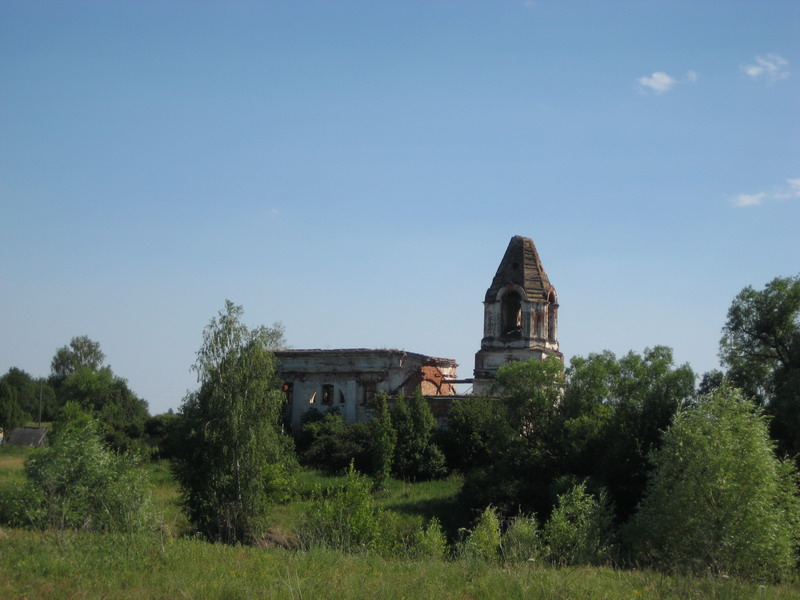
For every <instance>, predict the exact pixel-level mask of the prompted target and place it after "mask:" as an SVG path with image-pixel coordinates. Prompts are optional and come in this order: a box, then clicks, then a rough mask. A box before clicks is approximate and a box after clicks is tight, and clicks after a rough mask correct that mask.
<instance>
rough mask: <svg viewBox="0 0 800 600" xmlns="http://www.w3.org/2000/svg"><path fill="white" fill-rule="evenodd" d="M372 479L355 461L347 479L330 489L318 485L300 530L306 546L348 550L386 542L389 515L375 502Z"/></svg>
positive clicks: (376, 546)
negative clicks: (366, 475) (357, 469)
mask: <svg viewBox="0 0 800 600" xmlns="http://www.w3.org/2000/svg"><path fill="white" fill-rule="evenodd" d="M371 488H372V485H371V482H370V480H369V479H368V478H367V477H365V476H364V475H361V474H360V473H358V472H357V471H356V470H355V469H354V468H353V466H352V465H351V466H350V468H349V470H348V471H347V475H346V477H345V480H344V483H343V484H342V485H341V486H340V487H337V488H334V489H333V490H331V491H328V492H327V493H323V492H322V490H321V489H320V488H317V489H316V490H315V491H314V493H313V495H312V500H311V507H310V508H309V511H308V517H307V519H306V522H305V524H304V525H303V527H302V530H301V532H300V538H301V542H302V544H303V546H304V547H305V548H311V547H314V546H325V547H328V548H334V549H337V550H342V551H344V552H367V551H380V550H381V549H382V548H384V547H385V545H386V541H387V540H386V525H385V516H384V514H383V512H382V511H380V510H379V509H378V508H377V507H376V506H375V501H374V499H373V497H372V491H371Z"/></svg>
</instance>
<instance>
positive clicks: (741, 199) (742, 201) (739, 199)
mask: <svg viewBox="0 0 800 600" xmlns="http://www.w3.org/2000/svg"><path fill="white" fill-rule="evenodd" d="M766 197H767V192H759V193H758V194H739V195H738V196H736V200H735V203H736V206H756V205H758V204H761V203H762V202H764V199H765V198H766Z"/></svg>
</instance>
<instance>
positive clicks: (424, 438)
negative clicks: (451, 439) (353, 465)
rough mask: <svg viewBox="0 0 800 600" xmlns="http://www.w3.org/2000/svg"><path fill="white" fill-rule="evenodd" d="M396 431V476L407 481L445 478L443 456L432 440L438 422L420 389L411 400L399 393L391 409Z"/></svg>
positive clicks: (394, 466) (394, 468)
mask: <svg viewBox="0 0 800 600" xmlns="http://www.w3.org/2000/svg"><path fill="white" fill-rule="evenodd" d="M391 419H392V426H393V427H394V429H395V431H396V432H397V444H396V446H395V450H394V462H393V466H392V470H393V473H394V475H395V476H396V477H398V478H399V479H405V480H407V481H416V480H427V479H436V478H438V477H443V476H444V475H445V472H446V469H445V465H444V454H442V451H441V450H439V448H438V446H436V444H435V443H434V441H433V436H434V432H435V431H436V419H435V418H434V416H433V413H432V412H431V407H430V405H429V404H428V401H427V400H425V398H424V397H423V396H422V392H421V390H420V389H419V388H418V389H417V390H416V391H415V392H414V395H413V396H411V398H410V399H408V400H406V398H405V397H404V396H403V395H402V394H399V395H398V396H397V398H396V399H395V402H394V405H393V406H392V409H391Z"/></svg>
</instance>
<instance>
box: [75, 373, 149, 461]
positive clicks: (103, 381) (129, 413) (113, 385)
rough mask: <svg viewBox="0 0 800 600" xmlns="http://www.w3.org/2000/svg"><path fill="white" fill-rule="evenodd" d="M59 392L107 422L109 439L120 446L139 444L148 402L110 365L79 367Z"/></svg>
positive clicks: (145, 419)
mask: <svg viewBox="0 0 800 600" xmlns="http://www.w3.org/2000/svg"><path fill="white" fill-rule="evenodd" d="M59 395H60V397H61V400H62V401H63V402H65V403H67V402H74V403H76V404H78V405H79V406H80V407H81V408H82V409H83V410H86V411H89V412H91V413H92V414H94V415H95V416H96V417H97V419H98V420H99V421H100V422H101V423H102V424H103V426H104V430H105V431H104V434H105V438H106V441H108V442H109V444H111V446H112V447H114V448H115V449H117V450H131V449H133V448H135V447H137V444H136V442H135V441H136V440H140V439H141V438H142V437H143V435H144V424H145V422H146V421H147V419H148V418H149V416H150V415H149V413H148V411H147V402H145V401H144V400H142V399H140V398H138V397H136V395H135V394H134V393H133V392H132V391H131V390H130V389H129V388H128V384H127V382H126V381H125V379H123V378H121V377H117V376H116V375H114V374H113V373H112V372H111V368H110V367H103V368H101V369H98V370H92V369H90V368H88V367H79V368H77V369H76V370H74V371H72V372H71V373H70V374H69V375H68V376H67V377H66V378H65V379H64V380H63V382H62V383H61V386H60V388H59Z"/></svg>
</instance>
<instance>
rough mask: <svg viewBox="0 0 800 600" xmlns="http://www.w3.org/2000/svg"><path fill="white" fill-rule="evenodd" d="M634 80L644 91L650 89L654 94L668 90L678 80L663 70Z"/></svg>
mask: <svg viewBox="0 0 800 600" xmlns="http://www.w3.org/2000/svg"><path fill="white" fill-rule="evenodd" d="M636 81H638V82H639V85H640V86H642V88H643V89H644V90H645V91H651V92H654V93H656V94H663V93H664V92H668V91H670V90H671V89H672V88H673V87H674V86H675V84H676V83H678V81H677V80H676V79H674V78H672V77H670V76H669V75H667V74H666V73H664V72H663V71H656V72H655V73H653V74H652V75H650V76H649V77H647V76H645V77H639V79H637V80H636Z"/></svg>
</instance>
